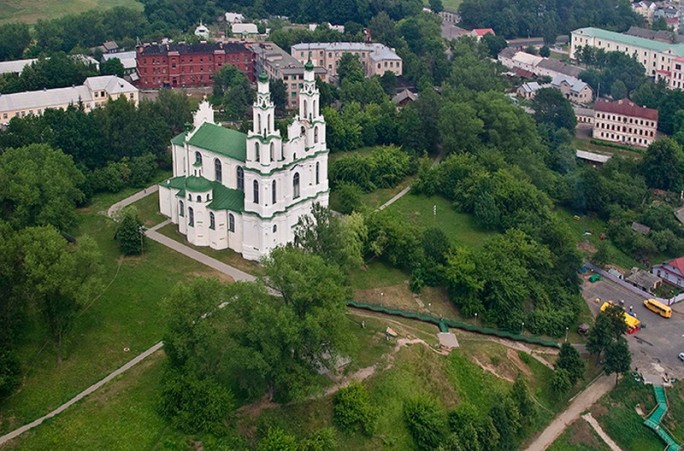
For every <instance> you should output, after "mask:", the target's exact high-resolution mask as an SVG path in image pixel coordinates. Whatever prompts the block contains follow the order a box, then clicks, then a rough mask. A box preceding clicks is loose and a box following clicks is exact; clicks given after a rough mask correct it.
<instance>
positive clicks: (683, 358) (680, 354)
mask: <svg viewBox="0 0 684 451" xmlns="http://www.w3.org/2000/svg"><path fill="white" fill-rule="evenodd" d="M679 360H681V361H682V362H684V352H680V353H679Z"/></svg>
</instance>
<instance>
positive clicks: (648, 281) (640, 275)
mask: <svg viewBox="0 0 684 451" xmlns="http://www.w3.org/2000/svg"><path fill="white" fill-rule="evenodd" d="M625 280H626V281H627V282H630V283H633V284H634V285H637V286H639V287H641V288H645V289H647V290H650V289H652V288H653V287H655V286H656V284H657V283H658V282H660V277H658V276H656V275H655V274H651V273H650V272H647V271H644V270H642V269H639V270H637V271H636V272H634V273H632V274H631V275H630V276H629V277H627V278H626V279H625Z"/></svg>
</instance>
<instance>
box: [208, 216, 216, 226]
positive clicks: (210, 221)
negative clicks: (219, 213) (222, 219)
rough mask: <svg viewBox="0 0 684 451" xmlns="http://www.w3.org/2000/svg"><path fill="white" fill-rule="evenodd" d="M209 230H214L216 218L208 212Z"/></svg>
mask: <svg viewBox="0 0 684 451" xmlns="http://www.w3.org/2000/svg"><path fill="white" fill-rule="evenodd" d="M209 228H210V229H211V230H214V229H215V228H216V217H214V213H211V212H209Z"/></svg>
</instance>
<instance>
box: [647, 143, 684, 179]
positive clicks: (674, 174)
mask: <svg viewBox="0 0 684 451" xmlns="http://www.w3.org/2000/svg"><path fill="white" fill-rule="evenodd" d="M641 173H642V174H643V176H644V178H645V179H646V183H647V184H648V186H649V187H651V188H658V189H664V190H668V191H680V190H681V189H682V188H684V151H682V148H681V146H680V145H679V144H678V143H677V142H676V141H674V140H672V139H671V138H660V139H658V140H657V141H655V142H654V143H652V144H651V145H650V146H648V149H647V151H646V155H645V156H644V158H643V159H642V160H641Z"/></svg>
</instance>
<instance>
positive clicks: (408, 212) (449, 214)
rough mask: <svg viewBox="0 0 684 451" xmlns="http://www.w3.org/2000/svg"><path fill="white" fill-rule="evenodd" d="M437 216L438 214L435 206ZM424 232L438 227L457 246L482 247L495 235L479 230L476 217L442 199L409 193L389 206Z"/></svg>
mask: <svg viewBox="0 0 684 451" xmlns="http://www.w3.org/2000/svg"><path fill="white" fill-rule="evenodd" d="M435 206H436V208H437V210H436V211H437V214H436V215H435V214H434V207H435ZM389 208H390V209H391V210H393V211H396V212H398V213H399V214H401V215H402V216H403V217H404V218H406V220H407V221H409V222H410V223H412V224H415V225H417V226H418V227H420V228H422V229H426V228H429V227H437V228H439V229H442V231H444V233H446V235H447V236H448V237H449V238H450V239H451V241H452V243H454V244H456V245H461V246H466V247H472V248H479V247H482V245H483V244H484V242H485V240H486V239H487V238H488V237H490V236H491V235H492V232H488V231H486V230H482V229H480V228H478V227H477V225H476V224H475V221H474V219H473V216H472V215H469V214H466V213H459V212H457V211H456V210H455V209H454V207H453V205H451V202H449V201H448V200H446V199H444V198H443V197H441V196H424V195H413V194H410V193H409V194H407V195H406V196H404V197H402V198H401V199H399V200H398V201H396V202H395V203H394V204H392V205H391V206H390V207H389Z"/></svg>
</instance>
